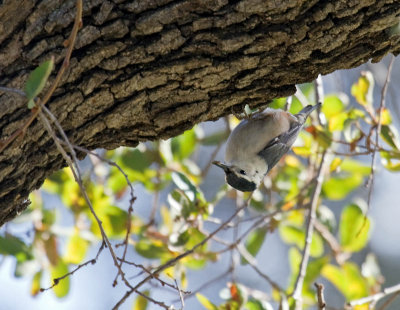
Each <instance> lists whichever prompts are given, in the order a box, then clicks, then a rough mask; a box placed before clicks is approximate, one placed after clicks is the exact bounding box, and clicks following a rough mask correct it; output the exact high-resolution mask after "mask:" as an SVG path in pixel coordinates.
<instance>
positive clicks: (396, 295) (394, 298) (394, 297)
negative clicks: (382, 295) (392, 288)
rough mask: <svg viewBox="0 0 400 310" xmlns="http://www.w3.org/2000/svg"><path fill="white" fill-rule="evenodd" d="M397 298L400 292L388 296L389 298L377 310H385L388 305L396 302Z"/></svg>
mask: <svg viewBox="0 0 400 310" xmlns="http://www.w3.org/2000/svg"><path fill="white" fill-rule="evenodd" d="M399 296H400V291H399V292H397V293H394V294H393V295H392V296H390V297H389V298H388V299H387V300H386V301H385V302H384V304H383V305H382V306H380V307H379V309H378V310H384V309H386V308H387V307H389V305H390V304H391V303H392V302H394V301H395V300H396V298H398V297H399Z"/></svg>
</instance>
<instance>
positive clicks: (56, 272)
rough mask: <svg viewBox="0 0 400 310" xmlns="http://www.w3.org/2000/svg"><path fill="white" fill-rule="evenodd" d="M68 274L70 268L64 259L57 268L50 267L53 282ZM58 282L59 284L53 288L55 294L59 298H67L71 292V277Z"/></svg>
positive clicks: (60, 260) (59, 261)
mask: <svg viewBox="0 0 400 310" xmlns="http://www.w3.org/2000/svg"><path fill="white" fill-rule="evenodd" d="M67 273H68V266H67V264H66V263H65V262H64V261H63V260H62V259H59V260H58V264H57V265H56V266H52V265H51V266H50V275H51V279H52V280H53V281H54V279H57V278H60V277H62V276H64V275H66V274H67ZM56 281H57V282H58V284H57V285H55V286H54V287H53V291H54V293H55V294H56V296H57V297H58V298H62V297H65V296H66V295H67V294H68V292H69V276H68V277H65V278H64V279H62V280H56Z"/></svg>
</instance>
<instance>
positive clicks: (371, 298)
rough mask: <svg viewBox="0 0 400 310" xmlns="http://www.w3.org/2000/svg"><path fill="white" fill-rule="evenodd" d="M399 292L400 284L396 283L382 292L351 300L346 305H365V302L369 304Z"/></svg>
mask: <svg viewBox="0 0 400 310" xmlns="http://www.w3.org/2000/svg"><path fill="white" fill-rule="evenodd" d="M399 292H400V284H396V285H394V286H391V287H387V288H385V289H384V290H383V291H382V292H380V293H377V294H374V295H371V296H367V297H364V298H361V299H357V300H353V301H350V302H348V303H347V304H346V305H347V306H348V307H352V308H353V307H355V306H360V305H364V304H367V303H370V302H377V301H379V300H380V299H382V298H384V297H386V296H389V295H391V294H394V293H399Z"/></svg>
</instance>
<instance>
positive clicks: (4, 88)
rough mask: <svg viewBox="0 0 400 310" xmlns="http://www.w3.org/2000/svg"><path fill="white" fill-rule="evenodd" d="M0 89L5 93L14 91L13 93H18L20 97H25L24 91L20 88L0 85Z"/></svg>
mask: <svg viewBox="0 0 400 310" xmlns="http://www.w3.org/2000/svg"><path fill="white" fill-rule="evenodd" d="M0 91H2V92H5V93H15V94H17V95H20V96H22V97H26V94H25V92H24V91H22V90H20V89H17V88H10V87H4V86H0Z"/></svg>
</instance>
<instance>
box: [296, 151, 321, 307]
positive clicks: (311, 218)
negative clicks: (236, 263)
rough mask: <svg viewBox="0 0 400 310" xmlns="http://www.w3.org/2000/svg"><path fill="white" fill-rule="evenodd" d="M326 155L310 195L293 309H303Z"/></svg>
mask: <svg viewBox="0 0 400 310" xmlns="http://www.w3.org/2000/svg"><path fill="white" fill-rule="evenodd" d="M326 155H327V153H326V151H324V153H322V158H321V163H320V165H319V168H318V173H317V184H316V185H315V188H314V191H313V193H312V196H311V208H310V211H309V214H308V223H307V231H306V240H305V244H304V249H303V253H302V258H301V263H300V267H299V274H298V276H297V279H296V284H295V286H294V290H293V293H292V296H293V298H294V299H295V309H296V310H301V309H303V297H302V289H303V283H304V277H305V275H306V270H307V265H308V260H309V257H310V247H311V241H312V235H313V232H314V222H315V219H316V210H317V206H318V198H319V195H320V193H321V188H322V182H323V179H324V173H325V170H326V167H327V163H328V160H327V158H326V157H327V156H326Z"/></svg>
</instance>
